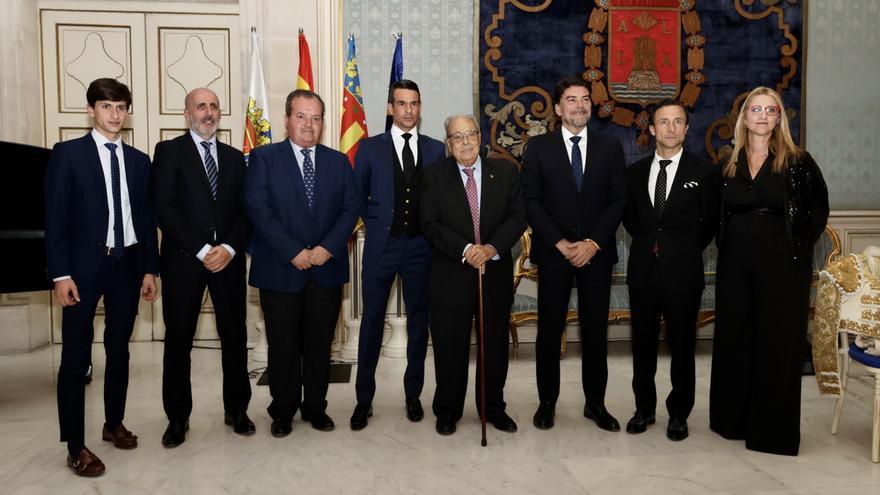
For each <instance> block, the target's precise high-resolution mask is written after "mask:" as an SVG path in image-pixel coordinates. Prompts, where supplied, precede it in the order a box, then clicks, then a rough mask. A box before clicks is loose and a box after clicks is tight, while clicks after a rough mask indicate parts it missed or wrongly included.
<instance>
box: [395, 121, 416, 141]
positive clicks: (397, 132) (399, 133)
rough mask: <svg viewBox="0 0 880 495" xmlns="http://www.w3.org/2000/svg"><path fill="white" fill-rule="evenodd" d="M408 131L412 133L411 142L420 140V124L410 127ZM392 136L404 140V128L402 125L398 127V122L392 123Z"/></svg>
mask: <svg viewBox="0 0 880 495" xmlns="http://www.w3.org/2000/svg"><path fill="white" fill-rule="evenodd" d="M407 132H409V133H410V134H412V137H411V138H409V139H410V142H411V143H412V142H417V141H418V140H419V128H418V126H416V127H413V128H412V129H410V130H409V131H407ZM391 137H392V138H395V139H400V140H401V141H403V129H401V128H400V127H397V124H391Z"/></svg>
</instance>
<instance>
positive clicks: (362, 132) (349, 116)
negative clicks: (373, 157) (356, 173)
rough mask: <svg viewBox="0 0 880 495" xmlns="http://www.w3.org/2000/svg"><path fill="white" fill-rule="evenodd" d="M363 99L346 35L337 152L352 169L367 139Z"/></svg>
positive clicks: (350, 37)
mask: <svg viewBox="0 0 880 495" xmlns="http://www.w3.org/2000/svg"><path fill="white" fill-rule="evenodd" d="M366 117H367V116H366V114H365V113H364V98H363V95H362V94H361V78H360V76H358V66H357V58H356V57H355V46H354V35H353V34H350V35H348V58H346V60H345V69H344V70H343V81H342V125H341V126H340V138H339V151H341V152H343V153H345V154H346V155H348V161H349V162H351V166H352V167H354V156H355V154H357V150H358V145H359V144H360V142H361V139H363V138H365V137H367V118H366Z"/></svg>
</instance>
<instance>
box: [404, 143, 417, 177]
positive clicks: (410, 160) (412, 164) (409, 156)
mask: <svg viewBox="0 0 880 495" xmlns="http://www.w3.org/2000/svg"><path fill="white" fill-rule="evenodd" d="M411 137H412V134H410V133H408V132H404V133H403V153H401V154H402V155H403V175H405V176H406V181H407V182H412V179H413V175H415V173H416V159H415V157H414V156H413V152H412V148H410V146H409V140H410V138H411Z"/></svg>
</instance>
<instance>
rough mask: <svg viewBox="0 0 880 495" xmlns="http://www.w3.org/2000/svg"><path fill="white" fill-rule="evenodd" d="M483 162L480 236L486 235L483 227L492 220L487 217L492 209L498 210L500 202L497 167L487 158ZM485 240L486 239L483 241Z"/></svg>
mask: <svg viewBox="0 0 880 495" xmlns="http://www.w3.org/2000/svg"><path fill="white" fill-rule="evenodd" d="M481 160H482V167H483V171H482V172H483V176H482V177H481V183H480V236H482V235H483V234H484V231H483V227H484V226H485V225H486V220H488V219H489V218H491V217H490V216H489V215H486V212H487V211H488V210H489V209H490V208H496V207H498V206H499V205H497V203H498V201H497V200H496V196H497V194H496V192H497V189H496V187H495V166H494V165H493V164H492V162H490V161H489V160H488V159H486V158H485V157H484V158H482V159H481ZM481 240H484V239H481Z"/></svg>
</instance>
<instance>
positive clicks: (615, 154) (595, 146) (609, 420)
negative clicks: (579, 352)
mask: <svg viewBox="0 0 880 495" xmlns="http://www.w3.org/2000/svg"><path fill="white" fill-rule="evenodd" d="M553 101H554V110H555V111H556V115H557V116H559V117H560V119H561V120H562V125H561V126H560V127H559V128H557V129H556V130H555V131H553V132H551V133H549V134H544V135H541V136H535V137H533V138H531V139H530V140H529V143H528V147H527V148H526V152H525V156H524V158H523V172H522V189H523V197H524V198H525V203H526V216H527V218H528V221H529V225H531V226H532V231H533V235H534V237H533V239H534V240H533V243H532V252H531V258H532V262H533V263H535V264H537V265H538V274H539V275H538V336H537V341H536V345H535V360H536V372H537V380H538V395H539V398H540V405H539V406H538V410H537V412H535V416H534V424H535V426H536V427H538V428H541V429H547V428H552V427H553V424H554V422H553V418H554V416H555V413H556V399H557V398H558V397H559V342H560V338H561V336H562V332H563V330H564V329H565V319H566V318H565V317H566V312H567V311H568V301H569V295H570V293H571V287H572V282H573V281H577V297H578V321H579V322H580V327H581V342H582V343H583V344H582V349H583V357H582V363H581V375H582V376H581V378H582V381H583V387H584V395H586V404H585V406H584V416H585V417H587V418H589V419H592V420H594V421H595V422H596V424H597V425H598V426H599V427H600V428H602V429H604V430H608V431H618V430H619V429H620V425H619V424H618V422H617V420H616V419H614V417H613V416H612V415H611V414H610V413H609V412H608V410H607V409H605V385H606V384H607V382H608V364H607V362H606V355H607V346H608V344H607V338H608V305H609V300H610V291H611V268H612V266H614V264H615V263H617V249H616V246H615V239H614V237H615V232H616V231H617V227H618V226H619V225H620V219H621V217H622V216H623V207H624V203H625V201H626V176H625V174H626V171H625V165H624V155H623V148H622V146H621V145H620V141H618V140H617V139H616V138H613V137H610V136H606V135H603V134H600V133H597V132H594V131H592V130H588V129H587V121H588V120H589V119H590V113H591V102H590V92H589V90H588V89H587V82H586V81H584V80H583V79H582V78H581V77H580V76H572V77H568V78H565V79H563V80H561V81H560V82H559V83H557V85H556V88H555V89H554V91H553Z"/></svg>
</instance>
